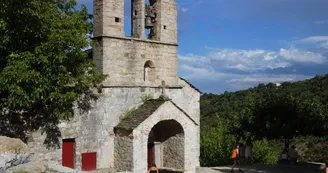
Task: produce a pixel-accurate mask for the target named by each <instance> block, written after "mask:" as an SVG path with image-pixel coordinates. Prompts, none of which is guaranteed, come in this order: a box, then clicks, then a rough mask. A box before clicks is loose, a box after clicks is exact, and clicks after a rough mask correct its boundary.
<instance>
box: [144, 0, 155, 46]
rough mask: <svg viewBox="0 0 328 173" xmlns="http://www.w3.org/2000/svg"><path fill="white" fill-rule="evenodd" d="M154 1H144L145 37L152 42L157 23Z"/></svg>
mask: <svg viewBox="0 0 328 173" xmlns="http://www.w3.org/2000/svg"><path fill="white" fill-rule="evenodd" d="M155 3H156V0H145V36H146V38H147V39H150V40H154V38H155V37H154V36H155V35H156V33H155V27H156V26H155V25H156V21H157V14H156V7H155Z"/></svg>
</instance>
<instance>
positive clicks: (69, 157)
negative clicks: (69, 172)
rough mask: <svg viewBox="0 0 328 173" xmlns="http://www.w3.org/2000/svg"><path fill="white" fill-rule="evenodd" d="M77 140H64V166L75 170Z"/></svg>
mask: <svg viewBox="0 0 328 173" xmlns="http://www.w3.org/2000/svg"><path fill="white" fill-rule="evenodd" d="M74 157H75V140H74V139H68V140H67V139H66V140H63V146H62V165H63V166H65V167H69V168H73V169H74V161H75V158H74Z"/></svg>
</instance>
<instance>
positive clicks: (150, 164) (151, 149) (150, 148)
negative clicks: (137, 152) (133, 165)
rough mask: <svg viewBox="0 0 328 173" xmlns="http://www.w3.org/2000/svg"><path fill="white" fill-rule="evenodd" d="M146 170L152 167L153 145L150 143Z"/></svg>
mask: <svg viewBox="0 0 328 173" xmlns="http://www.w3.org/2000/svg"><path fill="white" fill-rule="evenodd" d="M147 148H148V152H147V153H148V161H147V162H148V169H149V168H150V167H151V166H152V165H153V148H154V144H152V143H150V144H148V147H147Z"/></svg>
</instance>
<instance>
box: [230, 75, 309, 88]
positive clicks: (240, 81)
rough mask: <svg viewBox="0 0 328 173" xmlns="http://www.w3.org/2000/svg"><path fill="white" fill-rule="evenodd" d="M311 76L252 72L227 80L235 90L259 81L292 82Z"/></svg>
mask: <svg viewBox="0 0 328 173" xmlns="http://www.w3.org/2000/svg"><path fill="white" fill-rule="evenodd" d="M312 77H313V76H307V75H290V74H282V75H273V74H252V75H244V76H242V77H239V78H232V79H230V80H228V83H229V85H230V86H231V87H232V88H233V89H235V90H241V89H247V88H249V87H254V86H256V85H258V84H260V83H264V84H267V83H275V84H276V85H280V83H282V82H294V81H298V80H304V79H309V78H312Z"/></svg>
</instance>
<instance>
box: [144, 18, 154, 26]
mask: <svg viewBox="0 0 328 173" xmlns="http://www.w3.org/2000/svg"><path fill="white" fill-rule="evenodd" d="M145 28H146V29H150V28H153V23H152V22H151V17H150V16H147V17H146V18H145Z"/></svg>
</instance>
